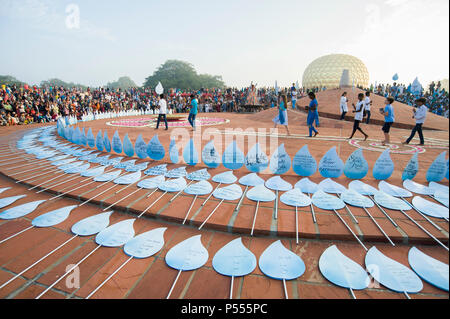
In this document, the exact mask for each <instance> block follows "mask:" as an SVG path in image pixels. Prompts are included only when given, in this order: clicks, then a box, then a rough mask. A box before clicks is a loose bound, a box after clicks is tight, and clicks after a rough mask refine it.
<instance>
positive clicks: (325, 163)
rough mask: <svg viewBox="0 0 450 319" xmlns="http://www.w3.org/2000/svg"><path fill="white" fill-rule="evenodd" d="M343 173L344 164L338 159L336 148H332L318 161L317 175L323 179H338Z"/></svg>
mask: <svg viewBox="0 0 450 319" xmlns="http://www.w3.org/2000/svg"><path fill="white" fill-rule="evenodd" d="M343 172H344V162H342V160H341V159H340V158H339V156H338V154H337V152H336V146H333V147H332V148H331V149H330V150H329V151H328V152H327V153H326V154H325V155H324V156H323V157H322V159H321V160H320V162H319V173H320V175H322V176H323V177H325V178H338V177H339V176H341V175H342V173H343Z"/></svg>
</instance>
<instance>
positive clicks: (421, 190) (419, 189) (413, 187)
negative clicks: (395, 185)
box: [403, 179, 434, 196]
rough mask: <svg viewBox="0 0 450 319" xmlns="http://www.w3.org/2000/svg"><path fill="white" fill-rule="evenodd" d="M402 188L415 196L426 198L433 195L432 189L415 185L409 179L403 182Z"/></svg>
mask: <svg viewBox="0 0 450 319" xmlns="http://www.w3.org/2000/svg"><path fill="white" fill-rule="evenodd" d="M403 187H404V188H406V189H407V190H409V191H410V192H414V193H416V194H420V195H427V196H430V195H434V189H432V188H430V187H428V186H425V185H422V184H419V183H416V182H414V181H412V180H410V179H407V180H404V181H403Z"/></svg>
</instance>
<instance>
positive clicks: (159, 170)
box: [144, 164, 167, 176]
mask: <svg viewBox="0 0 450 319" xmlns="http://www.w3.org/2000/svg"><path fill="white" fill-rule="evenodd" d="M166 173H167V164H161V165H158V166H154V167H150V168H149V169H148V170H146V171H145V172H144V174H145V175H153V176H156V175H164V174H166Z"/></svg>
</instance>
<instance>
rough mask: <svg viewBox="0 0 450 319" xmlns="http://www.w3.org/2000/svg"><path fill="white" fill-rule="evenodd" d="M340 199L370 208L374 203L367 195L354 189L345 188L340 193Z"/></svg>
mask: <svg viewBox="0 0 450 319" xmlns="http://www.w3.org/2000/svg"><path fill="white" fill-rule="evenodd" d="M341 199H342V200H343V201H344V202H345V203H347V204H349V205H352V206H356V207H365V208H370V207H373V206H374V205H375V204H374V203H373V202H372V201H371V200H370V199H369V198H367V197H364V196H363V195H361V194H360V193H358V192H357V191H354V190H346V191H345V192H343V193H342V195H341Z"/></svg>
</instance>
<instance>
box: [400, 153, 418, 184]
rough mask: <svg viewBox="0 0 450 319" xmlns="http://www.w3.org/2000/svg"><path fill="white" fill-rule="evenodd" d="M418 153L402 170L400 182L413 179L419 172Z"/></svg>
mask: <svg viewBox="0 0 450 319" xmlns="http://www.w3.org/2000/svg"><path fill="white" fill-rule="evenodd" d="M418 157H419V153H418V152H416V153H415V154H414V155H413V156H412V158H411V159H410V160H409V162H408V164H406V167H405V169H404V170H403V174H402V180H407V179H411V180H412V179H413V178H414V177H416V175H417V172H418V171H419V159H418Z"/></svg>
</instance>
